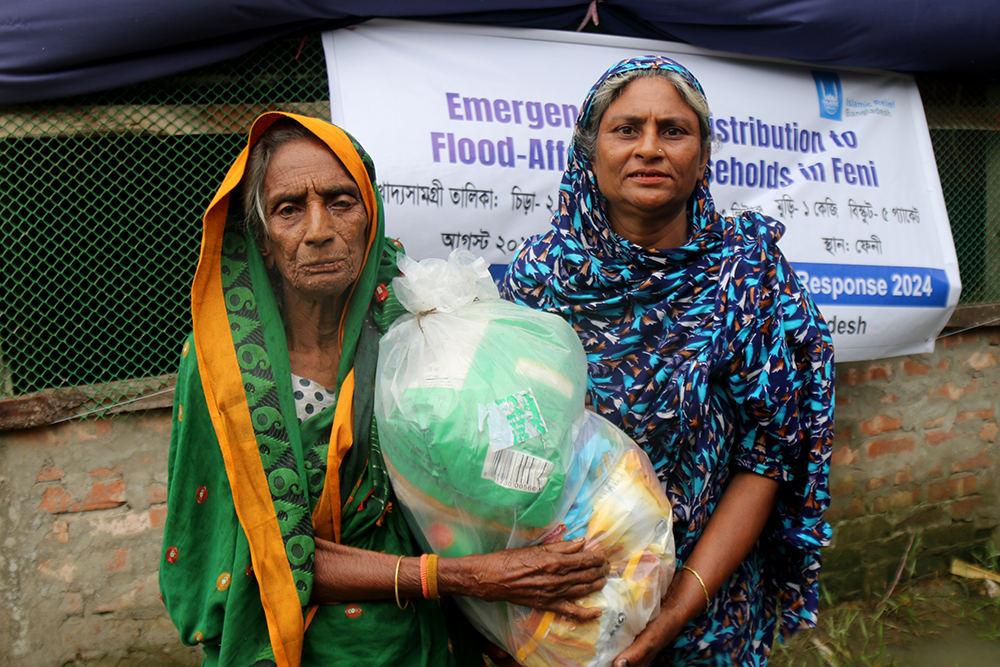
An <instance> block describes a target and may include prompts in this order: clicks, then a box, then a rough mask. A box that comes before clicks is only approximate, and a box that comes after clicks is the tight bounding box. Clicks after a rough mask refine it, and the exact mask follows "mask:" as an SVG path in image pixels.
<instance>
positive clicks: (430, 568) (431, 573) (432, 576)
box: [427, 554, 441, 600]
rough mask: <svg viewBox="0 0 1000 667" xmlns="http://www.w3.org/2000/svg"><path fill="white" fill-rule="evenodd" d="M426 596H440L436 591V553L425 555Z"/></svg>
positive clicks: (435, 597) (434, 598) (431, 597)
mask: <svg viewBox="0 0 1000 667" xmlns="http://www.w3.org/2000/svg"><path fill="white" fill-rule="evenodd" d="M427 593H428V595H427V597H428V598H430V599H431V600H437V599H438V598H439V597H441V594H440V593H438V557H437V554H430V555H429V556H427Z"/></svg>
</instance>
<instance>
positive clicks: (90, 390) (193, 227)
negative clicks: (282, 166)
mask: <svg viewBox="0 0 1000 667" xmlns="http://www.w3.org/2000/svg"><path fill="white" fill-rule="evenodd" d="M300 47H301V50H300ZM328 100H329V89H328V84H327V78H326V62H325V59H324V56H323V49H322V44H321V42H320V40H319V37H318V36H312V37H310V38H309V39H307V40H306V41H305V42H304V43H302V42H301V40H300V39H292V40H281V41H277V42H274V43H272V44H269V45H266V46H264V47H261V48H259V49H257V50H255V51H253V52H251V53H250V54H248V55H246V56H243V57H240V58H235V59H233V60H230V61H227V62H223V63H219V64H217V65H213V66H210V67H205V68H203V69H199V70H194V71H189V72H185V73H183V74H180V75H177V76H171V77H166V78H163V79H159V80H156V81H153V82H150V83H145V84H137V85H133V86H128V87H125V88H121V89H117V90H113V91H108V92H105V93H99V94H93V95H86V96H80V97H74V98H69V99H62V100H57V101H47V102H42V103H38V104H25V105H17V106H8V107H0V266H2V267H3V268H2V275H0V401H3V400H7V399H10V398H12V397H20V396H25V395H31V394H37V393H43V394H47V393H53V392H54V391H55V392H56V393H59V394H60V395H61V396H62V395H65V394H67V393H69V392H67V391H58V390H60V389H62V388H73V391H72V394H73V395H74V396H76V397H79V398H80V399H84V398H85V399H86V400H85V401H82V402H79V401H78V402H79V405H75V406H74V410H75V411H76V412H88V411H91V410H94V409H95V408H101V407H102V406H104V407H108V406H111V405H113V404H116V403H119V402H121V401H125V400H129V399H130V398H134V397H136V396H141V395H148V394H150V393H153V392H157V391H158V390H161V389H163V388H165V387H169V385H170V384H172V376H171V374H172V373H173V372H174V371H175V370H176V367H177V361H178V359H179V350H180V346H181V344H182V342H183V340H184V338H185V336H186V335H187V333H188V332H189V331H190V328H191V324H190V313H189V309H190V305H189V303H190V301H189V294H190V284H191V279H192V277H193V275H194V269H195V266H196V264H197V260H198V246H199V240H200V231H201V214H202V213H203V211H204V209H205V207H206V206H207V205H208V202H209V199H210V197H211V196H212V195H213V194H214V192H215V190H216V188H217V187H218V185H219V182H220V181H221V179H222V177H223V175H224V174H225V170H226V169H227V167H228V166H229V164H230V163H231V162H232V160H233V158H234V157H235V156H236V154H237V153H238V152H239V150H240V149H241V147H242V144H243V143H244V142H245V135H244V134H243V133H244V132H245V130H246V129H247V127H248V126H249V124H250V122H251V121H252V120H253V119H254V118H255V117H256V116H257V115H258V114H259V113H261V112H262V111H266V110H270V109H281V110H286V111H294V112H297V113H302V114H306V115H314V116H320V117H326V118H329V101H328Z"/></svg>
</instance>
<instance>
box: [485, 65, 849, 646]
mask: <svg viewBox="0 0 1000 667" xmlns="http://www.w3.org/2000/svg"><path fill="white" fill-rule="evenodd" d="M636 69H660V70H671V71H673V72H677V73H678V74H680V75H681V76H683V77H684V78H685V79H686V80H688V81H689V82H691V83H692V84H693V85H694V86H695V87H696V88H697V89H698V90H699V91H700V92H702V94H704V91H703V90H702V87H701V84H700V83H698V81H697V79H695V78H694V76H693V75H692V74H691V73H690V72H689V71H688V70H687V69H685V68H684V67H683V66H681V65H679V64H678V63H676V62H674V61H672V60H670V59H668V58H664V57H660V56H644V57H640V58H634V59H631V60H626V61H623V62H621V63H618V64H617V65H615V66H614V67H612V68H611V69H609V70H608V71H607V72H606V73H605V74H604V75H603V76H602V77H601V79H600V80H599V81H598V82H597V83H596V84H595V85H594V87H593V88H592V89H591V90H590V93H589V94H588V95H587V98H586V100H585V101H584V103H583V105H582V107H581V111H580V115H579V117H578V119H577V126H578V128H579V127H583V126H585V124H586V122H587V120H588V115H589V114H590V112H591V107H592V103H593V99H594V95H595V94H596V92H597V91H598V90H599V89H600V88H601V86H602V85H603V84H604V83H605V82H606V81H607V80H608V79H610V78H612V77H614V76H616V75H619V74H622V73H624V72H628V71H631V70H636ZM710 181H711V163H709V166H708V167H706V169H705V173H704V175H703V176H702V178H701V179H700V181H699V182H698V183H697V185H696V187H695V190H694V193H693V194H692V195H691V198H690V200H689V202H688V218H689V237H688V240H687V242H686V243H685V244H684V245H682V246H679V247H676V248H668V249H646V248H643V247H641V246H639V245H636V244H634V243H632V242H630V241H629V240H627V239H625V238H623V237H621V236H619V235H617V234H616V233H615V232H614V231H613V230H612V229H611V225H610V224H609V222H608V219H607V214H606V211H605V206H604V199H603V196H602V195H601V193H600V191H599V189H598V186H597V182H596V180H595V178H594V173H593V170H592V168H591V165H590V156H588V155H585V154H583V152H582V150H581V147H580V146H578V145H577V144H576V142H573V143H572V144H571V146H570V150H569V153H568V165H567V168H566V171H565V173H564V175H563V179H562V183H561V185H560V188H559V209H558V211H557V212H556V214H555V215H554V216H553V219H552V227H551V229H550V230H549V231H547V232H545V233H544V234H541V235H539V236H535V237H532V238H530V239H528V240H527V241H526V242H525V243H524V244H523V245H522V246H521V248H520V249H519V251H518V253H517V256H516V257H515V259H514V261H513V262H512V263H511V265H510V267H509V269H508V272H507V275H506V277H505V280H504V285H503V293H504V296H505V297H506V298H508V299H510V300H513V301H516V302H518V303H522V304H525V305H528V306H531V307H533V308H538V309H544V310H548V311H550V312H554V313H558V314H560V315H562V316H563V317H564V318H565V319H566V320H568V321H569V322H570V324H572V325H573V327H574V328H575V329H576V331H577V332H578V334H579V336H580V339H581V341H582V342H583V344H584V348H585V349H586V351H587V358H588V362H589V385H588V396H589V399H590V402H591V404H592V406H593V407H594V409H595V410H596V411H597V412H598V413H599V414H601V415H603V416H605V417H606V418H608V419H610V420H611V421H613V422H615V423H617V424H619V425H620V426H622V427H623V428H624V429H625V430H626V431H627V432H628V433H629V434H630V435H631V436H632V437H633V438H634V439H635V440H636V442H638V443H639V444H640V446H642V447H643V449H645V451H646V452H647V454H649V457H650V459H651V461H652V462H653V465H654V467H655V468H656V470H657V473H658V474H659V475H660V478H661V479H662V480H663V481H664V484H665V488H666V490H667V495H668V497H669V498H670V500H671V502H672V503H673V505H674V521H675V526H676V537H677V541H678V559H679V561H680V562H683V561H684V560H685V559H686V558H687V557H688V555H689V554H690V553H691V551H692V550H693V548H694V545H695V544H696V543H697V540H698V538H699V537H700V535H701V533H702V531H703V530H704V528H705V525H706V523H707V522H708V519H709V518H710V517H711V514H712V512H713V511H714V509H715V506H716V504H717V503H718V501H719V499H720V497H721V495H722V492H723V491H724V489H725V487H726V485H727V483H728V481H729V479H730V477H731V474H732V472H733V470H734V469H745V470H750V471H753V472H756V473H758V474H761V475H765V476H768V477H772V478H774V479H777V480H779V481H781V482H782V483H781V486H780V491H779V503H778V508H777V510H776V511H775V513H774V514H773V516H772V518H771V521H770V522H769V524H768V528H767V529H766V531H765V534H764V536H763V537H762V538H761V541H760V542H759V543H758V545H757V546H756V547H755V548H754V551H753V552H752V553H751V554H750V556H748V558H747V560H746V561H744V563H743V564H741V566H740V568H739V569H738V570H737V572H736V573H735V574H734V575H733V578H731V579H730V580H729V581H728V582H727V584H726V585H725V586H723V589H722V590H721V591H720V592H719V594H718V595H716V597H715V599H714V600H713V604H712V607H711V608H710V609H709V610H708V611H707V612H706V614H703V615H702V616H701V617H699V618H697V619H695V620H694V621H693V622H692V624H691V625H689V626H688V627H687V628H686V629H685V631H684V633H682V635H681V636H680V637H679V638H678V640H677V642H675V645H674V647H673V649H672V651H673V653H671V654H670V655H666V656H664V659H665V660H671V661H674V660H676V661H677V662H681V661H684V660H686V661H688V662H686V663H685V664H700V663H699V662H698V660H699V658H698V656H699V655H700V656H702V657H703V658H704V659H705V660H710V659H711V660H714V659H716V658H717V657H718V656H719V655H720V654H722V653H730V654H731V655H732V656H733V658H734V659H738V660H739V661H751V662H757V663H762V662H765V661H766V655H767V653H768V652H769V647H770V639H769V637H770V636H771V635H772V634H773V632H772V630H773V628H774V626H775V620H776V619H775V618H774V612H775V609H776V604H775V601H776V600H777V599H778V598H780V600H781V608H782V615H783V619H782V629H783V630H784V631H785V632H786V633H788V632H793V631H795V630H796V629H798V628H800V627H807V626H811V625H814V624H815V621H816V609H817V592H818V589H817V579H816V576H817V573H818V571H819V564H820V558H819V548H820V547H821V546H825V545H826V544H827V543H828V541H829V538H830V528H829V525H828V524H827V523H826V522H825V521H823V513H824V511H825V510H826V508H827V507H828V505H829V493H828V488H827V487H828V479H827V478H828V474H829V454H830V445H831V440H832V428H833V347H832V343H831V339H830V335H829V332H828V330H827V328H826V324H825V323H824V321H823V318H822V316H821V315H820V314H819V311H818V310H817V309H816V306H815V305H814V304H813V302H812V300H811V299H810V298H809V296H808V295H807V294H806V292H805V290H804V288H803V287H802V285H801V284H800V283H799V281H798V279H797V278H796V277H795V274H794V272H793V271H792V269H791V267H790V266H789V264H788V263H787V261H786V260H785V259H784V257H783V256H782V254H781V252H780V251H779V250H778V247H777V245H776V243H777V241H778V239H779V238H780V237H781V234H782V233H783V231H784V228H783V226H782V224H781V223H780V222H778V221H777V220H774V219H772V218H769V217H766V216H764V215H761V214H759V213H755V212H752V211H748V212H746V213H744V214H743V215H742V216H740V217H739V218H736V219H732V218H724V217H722V216H720V215H719V214H718V213H717V212H716V210H715V205H714V203H713V201H712V196H711V192H710V191H709V183H710ZM671 656H673V657H671ZM712 656H715V657H712ZM737 664H744V662H737Z"/></svg>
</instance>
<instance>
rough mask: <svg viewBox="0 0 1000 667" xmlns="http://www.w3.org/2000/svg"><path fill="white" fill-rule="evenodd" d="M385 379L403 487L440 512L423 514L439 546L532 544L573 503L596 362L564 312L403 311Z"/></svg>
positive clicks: (384, 402)
mask: <svg viewBox="0 0 1000 667" xmlns="http://www.w3.org/2000/svg"><path fill="white" fill-rule="evenodd" d="M376 377H377V379H376V389H375V394H376V408H375V414H376V418H377V421H378V428H379V433H380V437H381V440H382V442H383V453H384V455H385V457H386V460H387V463H388V464H389V467H390V473H391V474H392V476H393V485H394V487H395V489H396V493H397V495H399V497H400V500H401V501H402V503H403V505H404V506H406V507H408V508H410V509H411V510H412V509H413V508H414V507H422V508H428V507H429V508H431V509H430V510H429V511H427V512H425V513H424V516H417V517H416V519H417V522H418V523H419V524H421V526H422V527H423V528H424V533H425V535H428V539H429V540H430V541H431V542H432V543H433V542H437V543H436V544H432V545H431V546H433V547H436V549H435V550H436V551H437V552H438V553H440V554H442V555H448V554H451V553H454V554H456V555H458V554H460V553H472V552H484V551H493V550H496V549H500V548H504V547H506V546H519V545H520V544H526V543H529V542H531V541H534V540H536V539H538V538H539V537H541V536H542V534H543V533H544V531H545V528H546V527H548V526H550V525H552V524H553V523H554V522H556V521H557V520H559V519H560V518H561V517H562V515H563V514H565V512H566V511H567V510H568V508H569V505H570V503H571V502H572V500H573V498H574V497H575V495H576V490H577V489H576V488H567V485H570V486H574V485H576V486H578V485H579V483H580V481H581V480H582V477H583V474H582V473H583V471H582V470H576V468H578V467H581V465H582V466H583V467H586V462H583V461H579V460H578V457H576V456H575V455H574V454H575V452H574V451H573V447H574V442H575V440H576V438H575V431H576V429H578V428H579V423H580V416H581V414H582V413H583V410H584V392H585V389H586V357H585V356H584V353H583V348H582V346H581V345H580V341H579V339H578V338H577V336H576V333H575V332H574V331H573V330H572V328H571V327H570V326H569V325H568V324H566V323H565V321H563V320H562V318H560V317H558V316H556V315H551V314H548V313H542V312H538V311H535V310H532V309H529V308H525V307H522V306H517V305H515V304H511V303H507V302H504V301H498V300H489V301H479V302H474V303H471V304H469V305H466V306H463V307H461V308H459V309H457V310H456V311H455V312H452V313H440V312H432V313H429V314H423V315H408V316H404V317H402V318H400V319H399V320H397V322H396V323H395V324H394V325H393V327H392V328H391V329H390V330H389V332H388V333H387V334H386V335H385V336H384V337H383V338H382V341H381V344H380V352H379V368H378V372H377V375H376ZM408 498H412V499H414V500H419V502H416V503H413V502H407V499H408ZM417 512H420V510H417ZM435 531H438V533H435ZM440 531H449V532H450V533H451V534H443V535H442V534H440ZM435 538H439V539H435Z"/></svg>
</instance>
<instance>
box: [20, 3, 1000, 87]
mask: <svg viewBox="0 0 1000 667" xmlns="http://www.w3.org/2000/svg"><path fill="white" fill-rule="evenodd" d="M588 5H589V3H588V2H579V1H576V2H574V1H572V0H540V1H537V0H536V1H528V0H495V1H493V2H489V3H487V2H484V1H483V0H429V1H423V2H413V1H412V0H410V1H406V0H377V1H372V0H326V1H323V0H167V1H164V0H157V1H156V2H153V1H151V0H4V1H3V2H2V3H0V104H13V103H19V102H29V101H36V100H46V99H54V98H58V97H65V96H69V95H75V94H80V93H87V92H92V91H96V90H104V89H109V88H115V87H118V86H122V85H125V84H129V83H135V82H137V81H144V80H148V79H153V78H156V77H160V76H165V75H168V74H174V73H177V72H181V71H184V70H188V69H192V68H194V67H199V66H202V65H207V64H210V63H213V62H217V61H219V60H224V59H226V58H231V57H234V56H237V55H240V54H242V53H245V52H247V51H249V50H250V49H252V48H254V47H256V46H258V45H260V44H262V43H264V42H266V41H268V40H271V39H274V38H276V37H281V36H284V35H288V34H306V33H309V32H314V31H317V30H326V29H331V28H337V27H342V26H346V25H351V24H354V23H358V22H360V21H363V20H366V19H368V18H373V17H384V18H412V19H421V20H434V21H444V22H466V23H483V24H492V25H504V26H524V27H533V28H554V29H573V28H575V27H576V26H577V25H579V24H580V22H581V21H582V20H583V18H584V16H585V14H586V12H587V9H588ZM597 10H598V16H599V18H600V27H599V31H601V32H607V33H610V34H618V35H627V36H636V37H651V38H656V39H666V40H671V41H680V42H687V43H689V44H694V45H696V46H701V47H705V48H709V49H716V50H720V51H732V52H737V53H744V54H751V55H765V56H778V57H784V58H792V59H795V60H802V61H806V62H809V63H813V64H816V65H828V66H861V67H876V68H882V69H889V70H896V71H903V72H951V73H957V74H961V75H963V76H969V75H971V76H972V77H973V78H976V79H989V80H992V79H996V78H1000V1H998V0H947V1H943V0H716V1H715V2H709V1H706V0H659V1H657V0H608V2H601V3H600V4H598V5H597Z"/></svg>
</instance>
